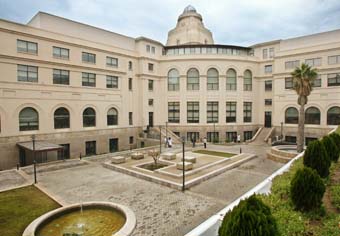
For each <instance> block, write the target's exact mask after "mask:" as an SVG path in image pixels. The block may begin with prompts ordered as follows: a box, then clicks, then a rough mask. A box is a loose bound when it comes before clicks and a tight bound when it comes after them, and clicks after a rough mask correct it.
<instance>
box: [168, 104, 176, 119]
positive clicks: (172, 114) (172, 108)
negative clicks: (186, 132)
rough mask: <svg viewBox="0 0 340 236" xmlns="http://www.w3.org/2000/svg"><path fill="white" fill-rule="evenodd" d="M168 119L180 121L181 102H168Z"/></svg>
mask: <svg viewBox="0 0 340 236" xmlns="http://www.w3.org/2000/svg"><path fill="white" fill-rule="evenodd" d="M168 121H169V122H170V123H179V102H168Z"/></svg>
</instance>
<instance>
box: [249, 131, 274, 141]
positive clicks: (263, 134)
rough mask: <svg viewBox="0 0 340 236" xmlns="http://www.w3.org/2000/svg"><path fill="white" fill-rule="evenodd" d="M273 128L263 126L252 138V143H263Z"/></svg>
mask: <svg viewBox="0 0 340 236" xmlns="http://www.w3.org/2000/svg"><path fill="white" fill-rule="evenodd" d="M273 129H274V128H265V127H263V128H262V129H261V131H260V133H259V134H258V135H257V136H256V138H255V139H253V140H252V143H254V144H263V143H266V142H267V141H268V136H270V134H271V132H272V131H273Z"/></svg>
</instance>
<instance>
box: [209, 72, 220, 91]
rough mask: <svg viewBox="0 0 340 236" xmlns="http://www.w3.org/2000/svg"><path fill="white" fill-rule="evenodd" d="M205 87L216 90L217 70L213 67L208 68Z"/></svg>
mask: <svg viewBox="0 0 340 236" xmlns="http://www.w3.org/2000/svg"><path fill="white" fill-rule="evenodd" d="M207 89H208V90H218V71H217V70H216V69H215V68H211V69H209V70H208V73H207Z"/></svg>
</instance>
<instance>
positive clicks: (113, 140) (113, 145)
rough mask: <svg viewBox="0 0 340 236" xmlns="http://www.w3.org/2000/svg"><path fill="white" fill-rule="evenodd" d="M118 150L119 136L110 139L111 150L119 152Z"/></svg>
mask: <svg viewBox="0 0 340 236" xmlns="http://www.w3.org/2000/svg"><path fill="white" fill-rule="evenodd" d="M117 151H118V138H111V139H110V152H117Z"/></svg>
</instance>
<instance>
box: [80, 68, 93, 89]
mask: <svg viewBox="0 0 340 236" xmlns="http://www.w3.org/2000/svg"><path fill="white" fill-rule="evenodd" d="M82 85H83V86H88V87H96V74H93V73H86V72H83V73H82Z"/></svg>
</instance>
